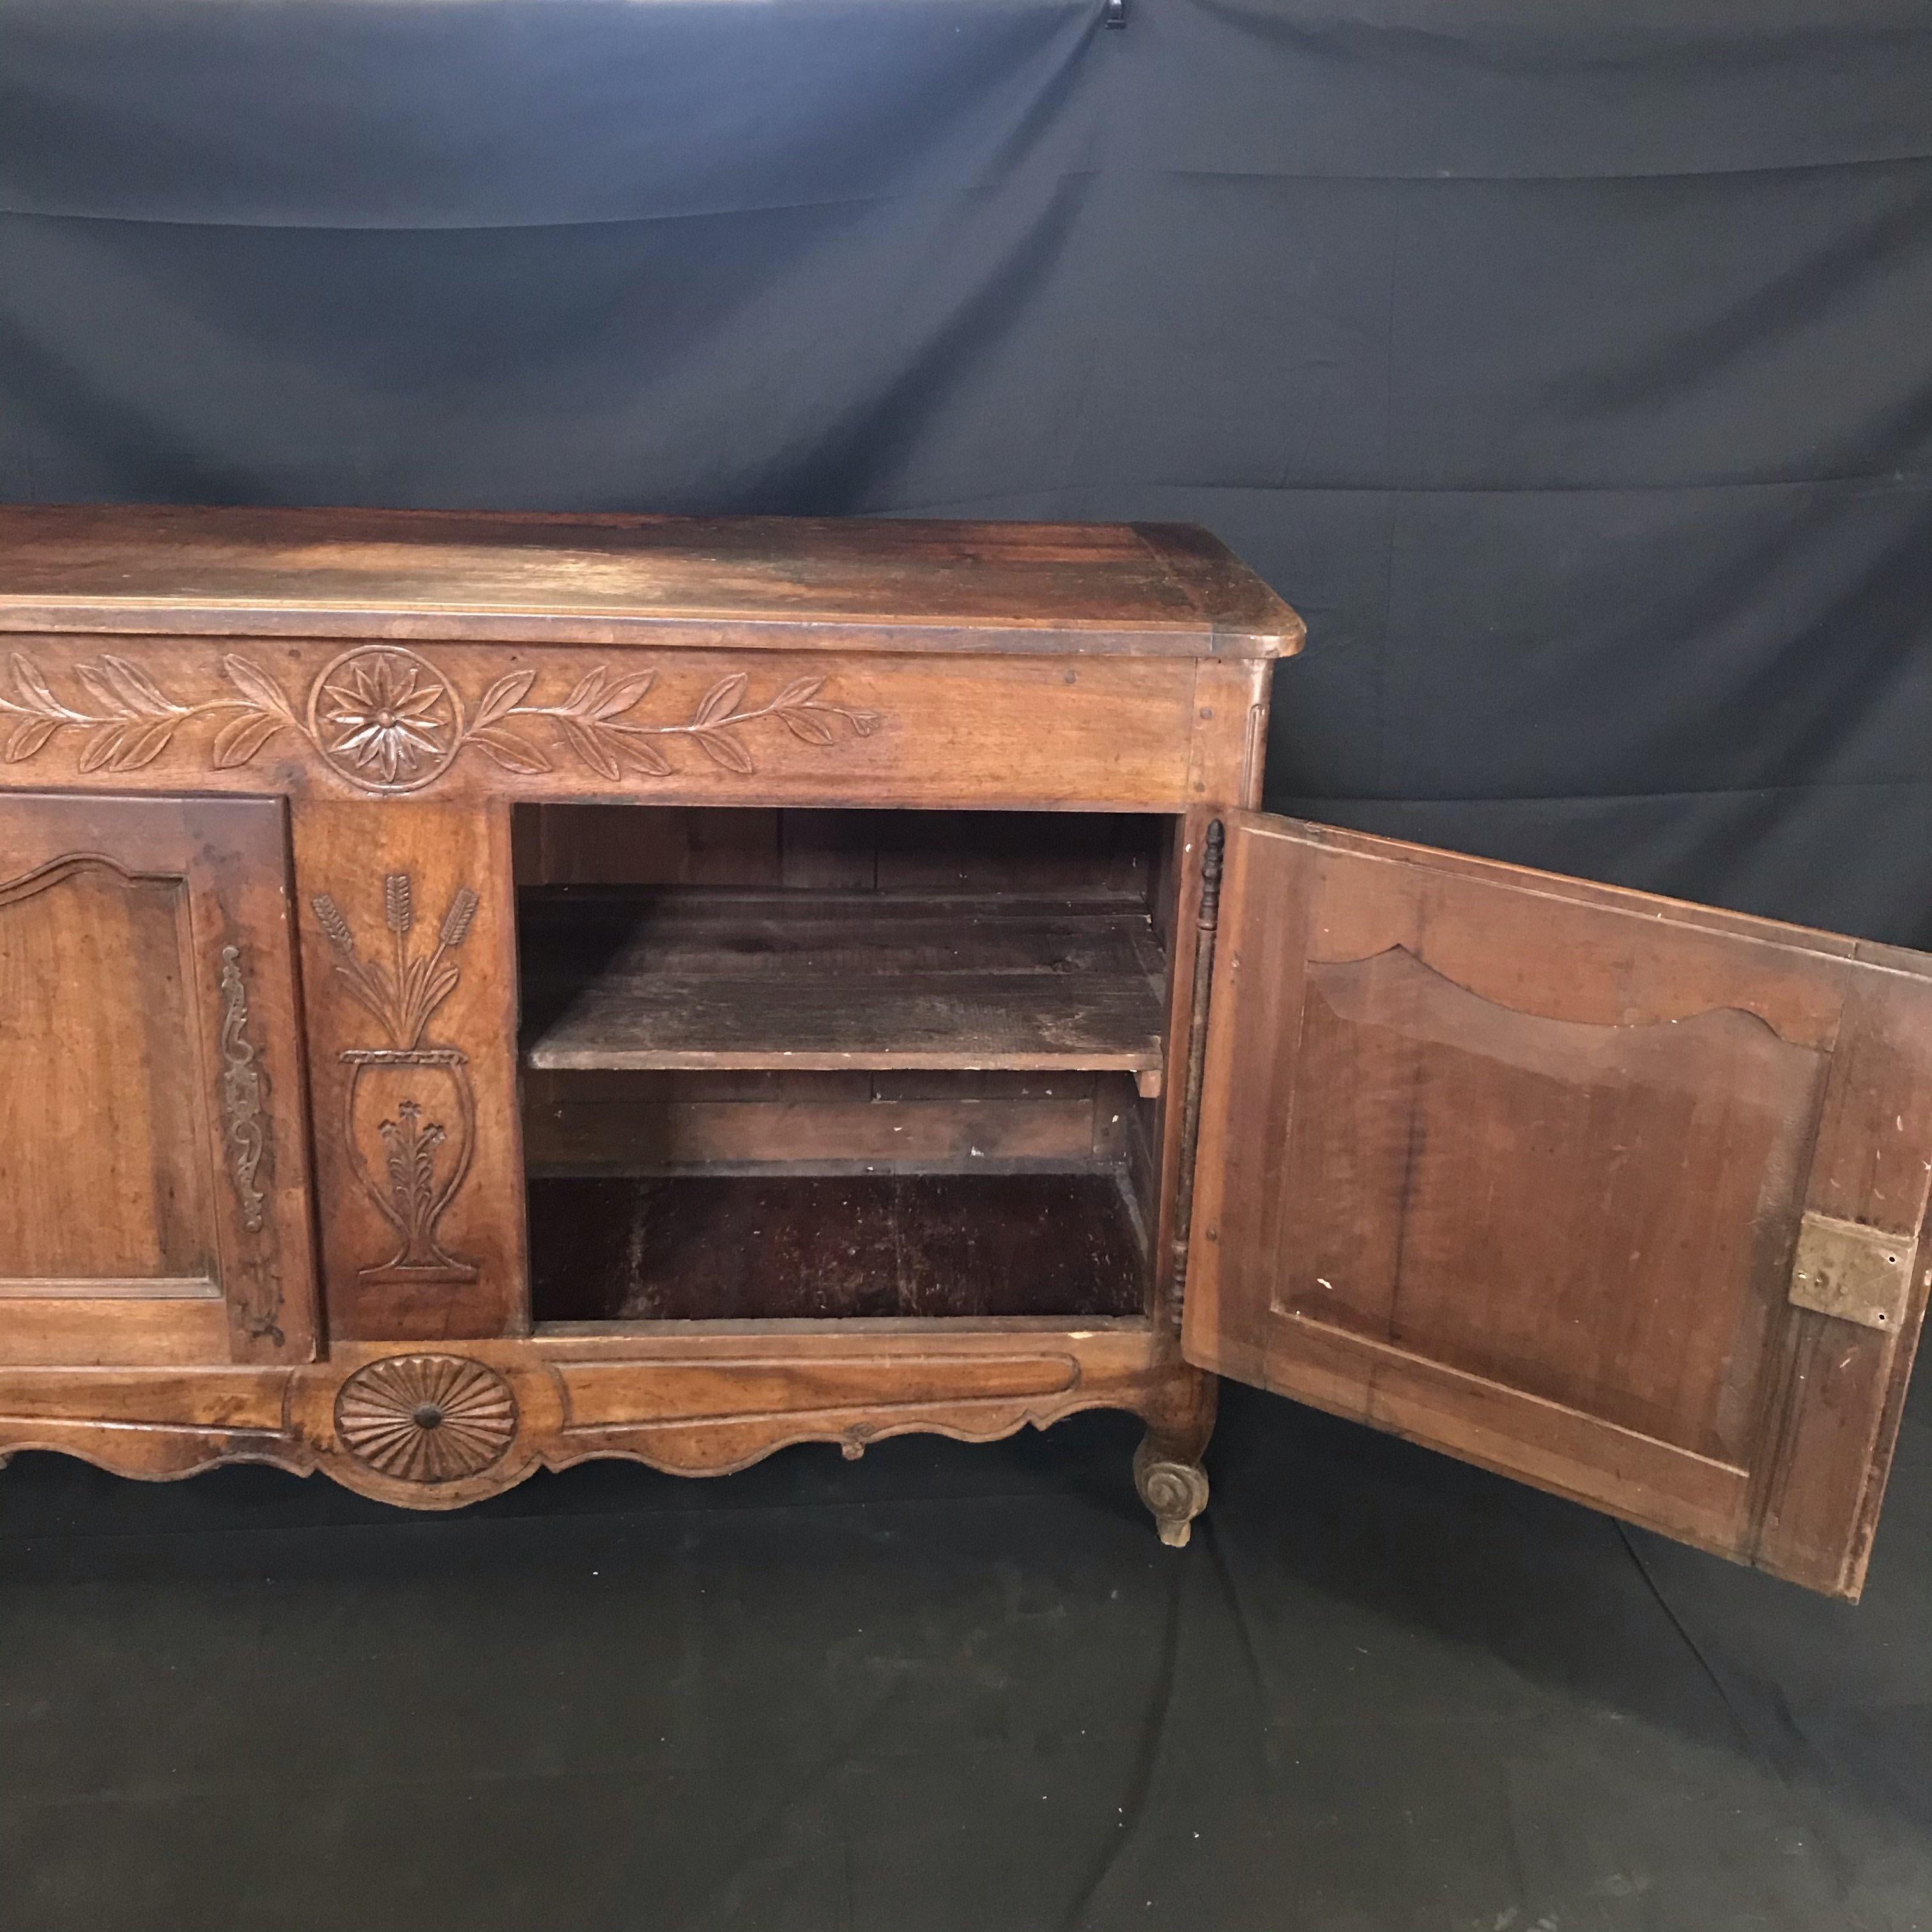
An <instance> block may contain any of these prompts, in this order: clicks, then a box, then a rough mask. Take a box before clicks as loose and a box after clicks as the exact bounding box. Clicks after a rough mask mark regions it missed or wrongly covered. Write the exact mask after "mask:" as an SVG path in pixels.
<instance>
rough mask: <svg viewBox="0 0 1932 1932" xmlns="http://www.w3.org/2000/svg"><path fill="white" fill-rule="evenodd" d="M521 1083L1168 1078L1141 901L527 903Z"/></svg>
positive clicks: (627, 899)
mask: <svg viewBox="0 0 1932 1932" xmlns="http://www.w3.org/2000/svg"><path fill="white" fill-rule="evenodd" d="M523 960H524V1012H525V1016H526V1038H525V1049H524V1057H525V1059H526V1062H527V1064H529V1066H530V1067H533V1068H539V1069H563V1068H595V1067H606V1068H608V1067H626V1068H633V1069H639V1070H644V1069H652V1068H673V1067H686V1068H702V1067H719V1068H758V1067H784V1068H791V1069H795V1070H810V1069H825V1070H832V1069H837V1068H842V1067H873V1068H878V1069H893V1068H926V1069H946V1068H959V1069H968V1070H970V1069H980V1068H989V1069H990V1068H1002V1067H1019V1068H1026V1067H1031V1068H1045V1067H1067V1068H1076V1069H1090V1070H1124V1071H1127V1072H1130V1073H1138V1072H1141V1071H1143V1070H1159V1069H1160V1067H1161V1066H1162V1065H1163V1044H1162V1037H1161V1028H1162V1020H1163V1012H1162V1000H1163V995H1164V992H1165V986H1164V983H1163V977H1162V976H1163V964H1162V962H1161V959H1160V953H1159V950H1158V948H1157V947H1156V945H1155V944H1154V937H1153V929H1152V926H1151V922H1150V920H1149V918H1148V913H1147V911H1146V909H1145V906H1144V905H1143V904H1140V903H1139V902H1138V901H1132V900H1129V901H1093V902H1082V901H1052V902H1049V901H1033V900H1028V899H1020V898H1014V899H1006V898H1000V897H998V896H995V895H986V896H984V897H980V898H959V899H936V898H923V897H920V898H914V897H911V896H904V897H901V896H896V895H885V894H875V893H852V894H831V895H820V894H811V895H807V894H804V893H772V894H703V895H685V894H678V893H675V892H661V893H640V894H634V895H619V894H615V893H596V894H586V895H568V896H561V895H526V897H525V899H524V917H523Z"/></svg>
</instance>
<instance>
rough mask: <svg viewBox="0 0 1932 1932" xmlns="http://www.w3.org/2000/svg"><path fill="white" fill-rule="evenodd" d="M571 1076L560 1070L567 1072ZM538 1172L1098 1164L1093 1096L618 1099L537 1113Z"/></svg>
mask: <svg viewBox="0 0 1932 1932" xmlns="http://www.w3.org/2000/svg"><path fill="white" fill-rule="evenodd" d="M559 1077H562V1076H559ZM523 1133H524V1148H525V1154H526V1160H527V1161H528V1163H529V1169H530V1172H532V1173H533V1174H542V1173H559V1172H569V1173H574V1174H587V1173H614V1174H639V1175H641V1174H664V1173H677V1172H685V1171H688V1170H690V1169H707V1170H712V1171H715V1170H718V1169H728V1168H740V1167H760V1168H783V1169H790V1170H792V1171H794V1172H812V1173H818V1174H824V1173H829V1172H838V1171H841V1170H850V1169H867V1170H873V1171H877V1170H879V1169H890V1170H892V1172H898V1173H905V1172H914V1171H920V1172H946V1173H956V1172H959V1171H961V1170H962V1169H985V1170H986V1171H989V1172H1000V1171H1005V1170H1007V1169H1010V1168H1011V1167H1012V1166H1013V1165H1014V1164H1016V1163H1025V1164H1028V1165H1031V1166H1040V1167H1051V1168H1054V1169H1070V1168H1075V1167H1082V1166H1089V1165H1092V1164H1094V1163H1095V1161H1096V1158H1097V1157H1096V1154H1095V1151H1094V1148H1095V1127H1094V1101H1093V1098H1092V1097H1091V1094H1090V1095H1089V1096H1088V1097H1085V1099H1081V1098H1077V1097H1076V1098H1075V1099H1072V1100H980V1101H956V1100H886V1101H880V1100H859V1101H850V1100H846V1101H795V1102H787V1101H757V1100H721V1101H705V1100H681V1101H672V1102H669V1103H664V1102H658V1103H651V1102H649V1101H646V1102H643V1103H640V1104H634V1105H625V1104H624V1103H619V1102H612V1101H609V1100H599V1101H589V1102H585V1103H573V1102H570V1101H568V1100H565V1101H563V1102H561V1103H556V1104H554V1105H553V1106H550V1107H548V1108H546V1109H544V1110H543V1111H541V1112H538V1111H537V1110H535V1109H530V1110H529V1111H528V1112H526V1115H525V1120H524V1130H523Z"/></svg>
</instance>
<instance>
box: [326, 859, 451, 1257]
mask: <svg viewBox="0 0 1932 1932" xmlns="http://www.w3.org/2000/svg"><path fill="white" fill-rule="evenodd" d="M481 903H482V901H481V899H480V898H478V896H477V895H476V893H475V891H474V890H472V889H471V888H470V887H469V886H458V888H457V889H456V893H455V897H454V898H452V899H451V901H450V902H449V910H448V911H447V912H446V913H444V914H443V923H442V925H441V926H440V927H439V928H438V929H437V937H436V944H435V945H434V947H431V948H430V950H428V951H427V952H424V951H422V950H420V949H419V947H416V945H415V944H414V943H413V938H412V935H413V933H414V932H415V930H416V888H415V886H414V883H413V881H412V880H411V879H410V875H409V874H408V873H407V872H391V873H390V874H388V876H387V877H385V878H384V880H383V926H384V927H385V929H386V930H387V932H388V933H389V959H388V960H387V961H384V960H381V959H365V957H364V956H363V955H362V952H361V951H360V950H359V948H358V947H357V945H356V932H355V929H354V928H353V926H351V925H350V922H349V920H348V918H347V916H346V915H345V914H344V912H343V910H342V908H341V907H340V906H338V904H336V902H335V900H334V899H333V898H332V897H331V896H330V895H329V894H328V893H327V892H321V893H318V894H317V896H316V898H315V899H314V909H315V916H316V919H317V923H318V924H320V926H321V928H322V929H323V933H324V935H326V937H327V938H328V941H329V944H330V946H331V947H333V948H334V949H335V971H336V974H337V975H338V977H339V978H340V979H341V980H342V982H343V983H344V985H345V986H347V988H348V989H349V992H350V995H351V997H352V998H353V999H354V1000H355V1001H356V1004H358V1005H359V1006H360V1007H362V1008H363V1010H365V1012H367V1013H369V1014H371V1016H373V1017H374V1019H376V1021H377V1022H378V1023H379V1024H380V1026H381V1027H382V1028H383V1032H384V1033H385V1034H386V1035H387V1036H388V1043H387V1044H386V1045H385V1046H356V1047H347V1048H345V1049H344V1050H343V1052H341V1055H340V1056H339V1058H341V1061H342V1063H343V1064H344V1066H346V1067H348V1068H349V1070H350V1074H349V1084H348V1086H347V1090H346V1091H345V1093H344V1097H343V1115H342V1134H343V1142H344V1146H345V1148H346V1149H347V1153H348V1155H349V1160H350V1166H351V1167H352V1168H353V1169H354V1171H355V1174H356V1178H357V1179H358V1180H359V1181H361V1183H362V1189H363V1192H364V1193H366V1194H367V1195H368V1197H369V1199H370V1201H371V1203H372V1204H373V1205H374V1207H375V1208H376V1210H377V1212H378V1213H379V1214H381V1215H382V1217H383V1219H384V1220H386V1221H387V1222H389V1224H390V1225H391V1226H392V1227H393V1228H394V1229H395V1231H396V1233H397V1235H398V1238H399V1239H398V1247H397V1249H396V1252H395V1254H393V1255H392V1256H390V1258H389V1259H388V1260H387V1261H386V1262H380V1263H379V1264H377V1265H375V1266H374V1267H371V1268H363V1269H362V1270H361V1271H359V1272H360V1274H361V1276H362V1280H365V1281H368V1282H376V1283H389V1284H395V1283H419V1284H428V1283H439V1282H441V1283H450V1282H469V1281H474V1280H475V1279H476V1272H477V1271H476V1269H475V1265H473V1264H472V1263H471V1262H466V1261H463V1260H462V1259H460V1258H459V1257H458V1256H454V1255H452V1254H449V1253H446V1251H445V1250H444V1249H443V1246H442V1244H441V1243H440V1242H439V1241H438V1240H437V1223H439V1222H440V1221H441V1220H442V1219H443V1214H444V1213H445V1211H446V1210H447V1209H448V1208H449V1204H450V1202H452V1201H453V1200H454V1199H455V1198H456V1194H457V1191H458V1189H459V1188H460V1187H462V1185H463V1181H465V1180H466V1178H468V1175H469V1164H470V1163H471V1161H472V1160H473V1159H474V1158H475V1152H476V1100H475V1094H474V1093H473V1092H472V1090H471V1088H470V1084H469V1056H468V1055H466V1054H465V1053H464V1052H463V1050H462V1049H461V1048H460V1047H455V1046H438V1045H436V1044H435V1043H428V1044H426V1043H425V1041H424V1039H423V1032H424V1029H425V1028H427V1027H428V1025H429V1023H430V1021H431V1018H432V1017H433V1016H434V1014H435V1013H436V1011H437V1008H438V1007H440V1006H441V1005H442V1004H443V1002H444V1001H446V1000H447V999H448V998H449V996H450V995H451V994H452V993H453V992H455V990H456V989H457V986H458V982H459V981H460V979H461V977H462V968H460V966H458V965H457V964H456V962H455V959H453V958H452V955H453V954H455V953H458V952H460V950H462V947H463V942H464V941H466V939H467V938H469V929H470V927H471V926H472V925H474V924H475V919H476V911H477V908H478V906H479V905H481ZM423 1091H428V1092H432V1093H434V1092H438V1091H440V1092H442V1093H443V1094H445V1095H446V1104H447V1106H449V1109H450V1110H451V1111H452V1112H453V1114H454V1116H455V1127H454V1131H453V1133H452V1129H451V1127H449V1126H448V1125H446V1124H445V1123H444V1122H443V1121H437V1120H431V1119H430V1118H428V1117H427V1112H426V1109H425V1106H424V1103H423V1101H422V1098H421V1097H420V1096H421V1093H422V1092H423ZM383 1094H387V1095H388V1096H389V1100H390V1101H391V1103H392V1105H393V1109H394V1111H393V1112H392V1113H390V1114H389V1116H388V1118H383V1119H380V1120H378V1121H377V1122H376V1124H375V1126H376V1138H377V1139H378V1140H380V1142H381V1143H382V1149H383V1151H382V1156H381V1159H380V1163H379V1162H378V1161H377V1160H374V1159H372V1158H371V1148H370V1146H369V1136H368V1131H367V1127H366V1121H367V1118H368V1116H367V1115H365V1112H363V1102H364V1099H365V1095H370V1096H374V1099H373V1100H371V1111H374V1109H376V1108H377V1106H380V1103H381V1098H382V1096H383Z"/></svg>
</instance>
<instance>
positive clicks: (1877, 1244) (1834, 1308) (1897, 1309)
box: [1790, 1214, 1918, 1331]
mask: <svg viewBox="0 0 1932 1932" xmlns="http://www.w3.org/2000/svg"><path fill="white" fill-rule="evenodd" d="M1917 1253H1918V1242H1917V1241H1916V1239H1915V1238H1914V1237H1913V1236H1912V1235H1888V1234H1887V1233H1886V1232H1885V1230H1884V1229H1882V1228H1867V1227H1866V1226H1864V1225H1863V1224H1862V1223H1859V1222H1857V1221H1836V1220H1833V1219H1832V1217H1831V1216H1830V1215H1829V1214H1808V1215H1806V1216H1805V1219H1804V1220H1803V1221H1802V1223H1800V1224H1799V1229H1798V1252H1797V1253H1796V1255H1794V1256H1793V1257H1792V1261H1791V1295H1790V1299H1791V1304H1792V1306H1793V1307H1794V1308H1809V1309H1812V1310H1815V1311H1816V1312H1817V1313H1819V1314H1820V1315H1835V1316H1837V1317H1838V1319H1839V1320H1841V1322H1857V1323H1858V1325H1859V1327H1860V1328H1876V1329H1879V1330H1880V1331H1884V1330H1887V1329H1892V1330H1896V1329H1897V1328H1900V1327H1901V1326H1902V1325H1903V1323H1904V1321H1905V1313H1906V1309H1907V1307H1909V1305H1910V1304H1911V1300H1912V1263H1913V1262H1914V1260H1915V1259H1916V1258H1917Z"/></svg>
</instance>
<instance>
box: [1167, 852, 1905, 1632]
mask: <svg viewBox="0 0 1932 1932" xmlns="http://www.w3.org/2000/svg"><path fill="white" fill-rule="evenodd" d="M1227 842H1228V853H1227V873H1226V882H1225V885H1224V887H1223V895H1222V904H1221V916H1220V935H1219V941H1218V945H1217V954H1216V959H1215V964H1214V980H1213V995H1212V1004H1211V1017H1210V1019H1209V1022H1208V1052H1207V1060H1206V1064H1205V1075H1204V1080H1203V1085H1202V1100H1201V1118H1200V1133H1199V1151H1198V1158H1197V1165H1196V1187H1195V1201H1194V1211H1193V1229H1192V1233H1193V1239H1192V1244H1191V1249H1192V1252H1191V1255H1190V1259H1189V1264H1188V1272H1187V1284H1186V1301H1185V1313H1184V1328H1183V1343H1184V1350H1185V1352H1186V1354H1187V1357H1188V1359H1189V1360H1190V1361H1193V1362H1195V1363H1197V1364H1199V1365H1200V1366H1201V1367H1204V1368H1208V1369H1213V1370H1217V1371H1219V1372H1220V1373H1222V1374H1223V1375H1226V1376H1232V1377H1235V1379H1238V1380H1240V1381H1243V1382H1253V1383H1256V1384H1257V1385H1260V1386H1262V1387H1264V1388H1270V1389H1273V1390H1275V1391H1278V1392H1279V1393H1280V1394H1283V1395H1287V1396H1292V1397H1295V1398H1296V1399H1297V1400H1299V1401H1302V1402H1307V1403H1313V1404H1314V1405H1315V1406H1316V1407H1318V1408H1321V1409H1330V1410H1332V1411H1334V1412H1335V1413H1336V1414H1337V1415H1346V1416H1349V1417H1352V1418H1355V1420H1357V1421H1362V1422H1366V1423H1368V1424H1370V1425H1371V1426H1373V1427H1376V1428H1379V1429H1384V1430H1388V1431H1390V1432H1391V1433H1394V1434H1396V1435H1400V1436H1406V1437H1409V1438H1410V1439H1412V1440H1413V1441H1415V1442H1422V1443H1426V1444H1427V1445H1430V1447H1431V1448H1437V1449H1441V1450H1444V1451H1447V1452H1448V1453H1449V1454H1451V1455H1455V1456H1460V1457H1463V1458H1465V1459H1466V1460H1469V1461H1470V1462H1473V1463H1481V1464H1483V1465H1484V1466H1486V1467H1487V1468H1490V1469H1496V1470H1499V1471H1501V1472H1503V1473H1504V1474H1505V1475H1511V1476H1514V1477H1517V1478H1521V1479H1522V1480H1523V1481H1526V1482H1531V1483H1535V1484H1538V1485H1540V1486H1541V1487H1544V1488H1545V1489H1549V1490H1556V1491H1557V1492H1558V1493H1560V1494H1562V1495H1565V1496H1572V1497H1574V1498H1576V1499H1577V1500H1579V1501H1580V1502H1586V1503H1589V1504H1591V1505H1594V1506H1595V1507H1596V1508H1599V1509H1604V1510H1607V1511H1611V1512H1612V1513H1613V1514H1616V1515H1618V1516H1620V1517H1627V1518H1628V1519H1629V1520H1631V1522H1633V1523H1643V1524H1644V1525H1646V1526H1648V1527H1649V1528H1651V1529H1657V1530H1661V1531H1662V1532H1664V1533H1665V1534H1666V1535H1670V1536H1674V1537H1678V1538H1682V1539H1683V1540H1684V1541H1686V1542H1689V1543H1694V1544H1698V1545H1700V1547H1703V1548H1704V1549H1706V1550H1715V1551H1716V1552H1718V1553H1720V1554H1721V1555H1723V1556H1730V1557H1733V1558H1735V1559H1738V1560H1739V1561H1740V1562H1748V1563H1754V1564H1756V1565H1759V1566H1760V1567H1761V1568H1764V1569H1766V1570H1769V1571H1773V1572H1775V1574H1778V1575H1779V1576H1781V1577H1790V1578H1792V1579H1793V1580H1795V1581H1796V1582H1799V1583H1805V1584H1808V1585H1809V1586H1811V1587H1812V1588H1813V1589H1819V1590H1823V1591H1827V1592H1831V1593H1832V1594H1833V1595H1838V1596H1843V1597H1855V1596H1856V1595H1857V1594H1858V1590H1859V1588H1860V1586H1861V1583H1862V1582H1863V1580H1864V1568H1865V1562H1866V1559H1867V1554H1868V1553H1869V1550H1870V1543H1871V1535H1872V1529H1873V1524H1874V1522H1875V1520H1876V1517H1877V1514H1878V1506H1879V1496H1880V1493H1881V1492H1882V1489H1883V1487H1884V1481H1885V1469H1886V1466H1887V1464H1888V1461H1889V1460H1890V1457H1891V1446H1892V1442H1893V1439H1894V1436H1895V1434H1896V1433H1897V1424H1898V1414H1899V1408H1900V1403H1901V1401H1902V1400H1903V1395H1904V1390H1905V1382H1906V1376H1907V1375H1908V1373H1909V1370H1910V1367H1911V1361H1912V1349H1913V1346H1914V1344H1915V1341H1916V1340H1917V1337H1918V1326H1919V1322H1920V1318H1921V1313H1922V1312H1923V1310H1924V1301H1925V1289H1926V1285H1927V1268H1926V1262H1927V1260H1928V1259H1932V1256H1927V1257H1918V1258H1917V1259H1915V1257H1917V1256H1918V1237H1919V1235H1920V1233H1921V1227H1922V1225H1923V1223H1924V1217H1925V1213H1926V1208H1927V1193H1928V1181H1932V977H1928V975H1932V959H1926V958H1922V957H1921V956H1919V955H1918V954H1915V953H1905V952H1901V951H1899V950H1896V949H1893V948H1888V947H1878V946H1873V945H1870V944H1864V943H1861V942H1859V941H1852V940H1849V939H1841V938H1833V937H1832V936H1830V935H1826V934H1823V933H1817V932H1808V931H1805V930H1804V929H1801V928H1798V927H1793V926H1780V925H1776V924H1774V923H1772V922H1770V921H1768V920H1764V919H1749V918H1745V917H1744V916H1741V915H1737V914H1733V913H1724V912H1718V911H1715V910H1709V909H1706V908H1704V907H1696V906H1687V905H1683V904H1678V903H1677V902H1676V901H1670V900H1666V899H1658V898H1651V897H1649V896H1648V895H1645V894H1643V893H1640V892H1624V891H1620V890H1618V889H1615V888H1613V887H1610V886H1595V885H1589V884H1585V883H1581V882H1580V881H1577V880H1570V879H1562V878H1556V877H1552V876H1550V874H1547V873H1541V872H1532V871H1524V870H1522V869H1520V868H1517V867H1515V866H1511V865H1498V864H1494V863H1491V862H1487V861H1484V860H1481V859H1467V858H1461V857H1457V856H1454V855H1452V854H1449V853H1441V852H1432V851H1428V850H1424V849H1422V848H1421V847H1416V846H1412V845H1403V844H1397V843H1395V842H1394V841H1391V840H1388V839H1382V838H1367V837H1362V836H1359V835H1356V834H1354V833H1350V832H1338V831H1334V830H1331V829H1328V828H1325V827H1321V826H1311V825H1304V824H1300V823H1296V822H1295V821H1293V820H1287V819H1281V818H1274V817H1263V816H1261V815H1259V814H1234V815H1232V816H1231V817H1230V818H1229V821H1228V841H1227Z"/></svg>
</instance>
